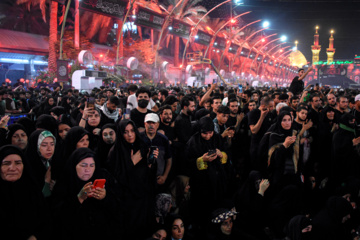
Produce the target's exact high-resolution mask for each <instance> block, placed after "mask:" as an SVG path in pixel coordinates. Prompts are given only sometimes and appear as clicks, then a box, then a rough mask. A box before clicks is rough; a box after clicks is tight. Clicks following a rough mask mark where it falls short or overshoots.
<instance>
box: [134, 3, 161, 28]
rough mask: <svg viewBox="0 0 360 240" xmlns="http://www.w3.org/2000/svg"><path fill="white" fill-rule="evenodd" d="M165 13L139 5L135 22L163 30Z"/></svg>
mask: <svg viewBox="0 0 360 240" xmlns="http://www.w3.org/2000/svg"><path fill="white" fill-rule="evenodd" d="M165 18H166V16H165V15H162V14H160V13H157V12H154V11H151V10H149V9H146V8H142V7H138V12H137V14H136V20H135V24H136V25H139V26H143V27H149V28H153V29H157V30H161V28H162V25H163V24H164V22H165Z"/></svg>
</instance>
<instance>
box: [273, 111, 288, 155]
mask: <svg viewBox="0 0 360 240" xmlns="http://www.w3.org/2000/svg"><path fill="white" fill-rule="evenodd" d="M285 116H290V117H291V113H290V112H287V111H283V112H281V113H279V115H278V117H277V121H276V124H275V128H274V130H273V131H272V133H271V134H270V139H269V147H270V148H271V147H272V146H274V145H276V144H278V143H282V142H284V141H285V138H286V137H289V136H292V134H293V130H292V127H291V128H290V129H289V130H286V129H284V128H283V127H282V126H281V122H282V120H283V118H284V117H285Z"/></svg>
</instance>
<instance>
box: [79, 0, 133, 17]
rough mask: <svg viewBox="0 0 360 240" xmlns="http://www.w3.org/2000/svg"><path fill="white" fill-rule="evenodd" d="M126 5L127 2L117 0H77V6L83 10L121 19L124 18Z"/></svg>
mask: <svg viewBox="0 0 360 240" xmlns="http://www.w3.org/2000/svg"><path fill="white" fill-rule="evenodd" d="M126 6H127V2H123V1H118V0H81V1H80V2H79V7H80V8H82V9H84V10H87V11H91V12H94V13H98V14H101V15H106V16H109V17H115V18H118V19H121V20H122V19H123V18H124V15H125V12H126Z"/></svg>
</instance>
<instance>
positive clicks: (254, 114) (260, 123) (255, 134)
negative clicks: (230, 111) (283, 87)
mask: <svg viewBox="0 0 360 240" xmlns="http://www.w3.org/2000/svg"><path fill="white" fill-rule="evenodd" d="M269 101H270V99H269V97H264V98H263V99H261V101H260V107H259V108H258V109H254V110H253V111H251V112H250V113H249V127H250V130H251V133H252V135H251V147H250V156H251V160H252V161H256V158H257V149H258V145H259V143H260V141H261V138H262V137H263V136H264V134H265V132H266V131H267V130H268V129H269V127H270V126H271V124H272V116H271V114H269V109H268V107H269Z"/></svg>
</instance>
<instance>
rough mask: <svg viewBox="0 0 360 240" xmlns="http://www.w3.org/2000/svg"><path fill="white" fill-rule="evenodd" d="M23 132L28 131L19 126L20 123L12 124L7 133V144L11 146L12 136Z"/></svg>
mask: <svg viewBox="0 0 360 240" xmlns="http://www.w3.org/2000/svg"><path fill="white" fill-rule="evenodd" d="M20 129H21V130H23V131H24V132H25V133H26V129H25V128H24V126H23V125H21V124H18V123H14V124H11V125H10V126H9V127H8V130H9V131H8V133H7V136H6V142H7V144H11V139H12V136H13V135H14V133H15V132H16V131H17V130H20Z"/></svg>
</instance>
